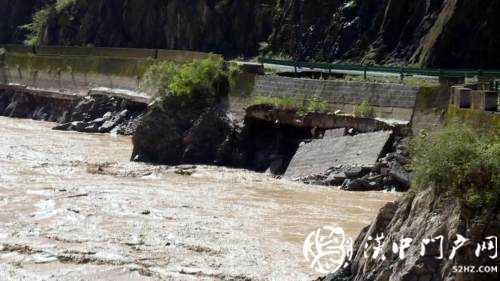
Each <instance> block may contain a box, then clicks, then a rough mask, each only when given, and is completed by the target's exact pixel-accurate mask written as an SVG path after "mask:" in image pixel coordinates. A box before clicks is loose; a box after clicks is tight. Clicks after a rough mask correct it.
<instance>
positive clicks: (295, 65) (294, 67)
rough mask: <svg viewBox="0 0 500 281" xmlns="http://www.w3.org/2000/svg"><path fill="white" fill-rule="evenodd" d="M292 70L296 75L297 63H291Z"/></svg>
mask: <svg viewBox="0 0 500 281" xmlns="http://www.w3.org/2000/svg"><path fill="white" fill-rule="evenodd" d="M293 70H294V71H295V73H297V61H293Z"/></svg>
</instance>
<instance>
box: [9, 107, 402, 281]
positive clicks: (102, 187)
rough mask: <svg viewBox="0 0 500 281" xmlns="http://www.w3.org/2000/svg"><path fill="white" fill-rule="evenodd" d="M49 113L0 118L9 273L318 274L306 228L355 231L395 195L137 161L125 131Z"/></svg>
mask: <svg viewBox="0 0 500 281" xmlns="http://www.w3.org/2000/svg"><path fill="white" fill-rule="evenodd" d="M53 125H54V124H53V123H45V122H38V121H32V120H25V119H13V118H4V117H1V118H0V127H1V130H2V132H3V135H4V137H2V139H1V140H0V142H1V144H0V147H1V149H0V170H1V171H2V173H1V174H0V198H1V199H2V200H1V201H0V202H1V203H0V204H1V213H0V233H1V239H0V240H1V251H0V264H1V265H0V272H1V274H2V276H8V278H10V279H14V280H17V279H23V278H28V279H30V280H44V278H45V279H47V278H56V279H57V280H71V278H76V277H78V278H84V279H85V278H89V279H96V278H97V279H99V278H100V279H106V278H108V279H109V278H115V279H116V278H120V279H121V280H148V279H149V280H158V279H160V278H167V279H168V278H174V279H175V280H213V279H220V280H225V279H231V278H232V279H233V280H271V279H279V280H310V279H313V278H315V277H317V274H315V273H314V272H313V271H312V270H311V271H310V270H309V269H308V265H307V264H306V263H305V261H304V260H303V257H302V243H303V239H304V236H305V235H306V234H307V233H309V232H310V231H313V230H315V229H316V228H318V227H321V226H323V225H336V226H341V227H343V228H344V229H345V231H346V232H347V234H348V235H349V236H351V237H355V235H357V233H359V231H360V230H361V228H362V227H364V226H365V225H367V224H369V223H370V221H371V220H372V219H373V218H374V217H375V214H376V211H377V210H378V209H379V208H380V207H381V206H383V205H384V204H385V203H386V202H388V201H393V200H395V199H396V198H397V197H398V196H397V195H395V194H392V193H382V192H373V193H372V192H368V193H349V192H343V191H338V190H332V189H330V188H322V187H311V186H305V185H302V184H298V183H292V182H288V181H279V180H275V179H272V178H263V177H262V176H261V174H258V173H253V172H249V171H243V170H235V169H227V168H220V167H207V166H200V167H197V168H196V169H194V170H193V169H191V170H193V173H192V174H191V175H190V176H188V175H180V174H177V173H176V172H175V171H176V170H177V169H175V168H167V167H165V166H152V165H147V164H142V163H131V162H129V161H128V160H129V157H130V153H131V150H132V145H131V141H130V138H129V137H124V136H112V135H109V134H104V135H102V134H98V135H96V134H82V133H76V132H61V131H54V130H51V129H50V128H51V127H52V126H53ZM40 140H43V141H40ZM12 214H16V215H15V216H12ZM257 230H258V231H257Z"/></svg>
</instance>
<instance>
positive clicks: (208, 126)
mask: <svg viewBox="0 0 500 281" xmlns="http://www.w3.org/2000/svg"><path fill="white" fill-rule="evenodd" d="M218 89H226V90H225V91H222V92H221V93H217V94H215V93H212V92H211V91H210V90H209V89H204V90H196V91H194V92H193V93H191V95H188V96H178V95H167V96H164V97H162V98H160V99H157V100H156V101H155V102H154V103H153V104H152V105H151V106H150V109H149V111H148V112H147V113H146V114H145V115H144V117H143V118H142V121H141V122H140V124H139V125H138V127H137V130H136V132H135V134H134V137H133V139H132V142H133V144H134V151H133V153H132V159H133V160H136V161H145V162H154V163H161V164H167V165H178V164H214V163H215V162H216V160H217V159H219V158H221V157H219V155H218V153H219V151H221V149H220V148H221V147H222V146H223V144H224V143H226V142H227V139H228V138H230V135H231V134H232V132H233V131H234V129H235V125H234V124H233V122H232V120H231V119H230V118H229V117H228V116H227V114H226V110H225V99H226V97H227V84H226V85H225V86H224V85H222V86H221V87H219V88H218Z"/></svg>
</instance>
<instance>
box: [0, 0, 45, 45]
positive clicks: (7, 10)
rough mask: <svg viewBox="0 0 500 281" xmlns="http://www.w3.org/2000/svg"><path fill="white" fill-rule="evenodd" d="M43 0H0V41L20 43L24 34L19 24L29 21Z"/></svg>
mask: <svg viewBox="0 0 500 281" xmlns="http://www.w3.org/2000/svg"><path fill="white" fill-rule="evenodd" d="M44 2H46V1H44V0H22V1H20V0H0V43H21V42H23V41H24V38H25V36H26V34H25V32H24V31H23V30H22V29H21V28H20V26H22V25H24V24H27V23H29V22H30V20H31V17H32V14H33V13H34V12H35V11H36V10H38V9H40V8H41V7H42V5H43V4H44Z"/></svg>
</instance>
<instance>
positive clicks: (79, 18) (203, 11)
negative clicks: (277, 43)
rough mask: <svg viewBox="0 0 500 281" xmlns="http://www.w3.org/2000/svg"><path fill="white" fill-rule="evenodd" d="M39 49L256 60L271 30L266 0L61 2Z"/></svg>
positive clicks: (45, 28) (54, 8) (51, 11)
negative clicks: (160, 51)
mask: <svg viewBox="0 0 500 281" xmlns="http://www.w3.org/2000/svg"><path fill="white" fill-rule="evenodd" d="M56 2H57V3H56V4H55V5H52V6H51V8H47V10H48V16H47V17H46V18H47V21H46V25H45V26H43V27H40V28H41V30H40V33H39V38H38V39H39V42H40V43H42V44H49V45H54V44H60V45H85V44H92V45H95V46H111V47H143V48H167V49H190V50H199V51H214V52H219V53H225V54H231V55H256V54H257V51H258V43H259V42H260V41H265V39H266V38H267V34H269V33H270V30H271V20H272V17H271V16H268V15H267V14H268V12H269V11H270V9H269V8H268V7H272V5H270V6H269V5H266V4H267V2H273V1H266V0H250V1H248V0H245V1H242V0H231V1H214V0H189V1H180V0H167V1H163V0H150V1H142V0H127V1H122V0H96V1H87V0H64V1H63V0H59V1H56Z"/></svg>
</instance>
